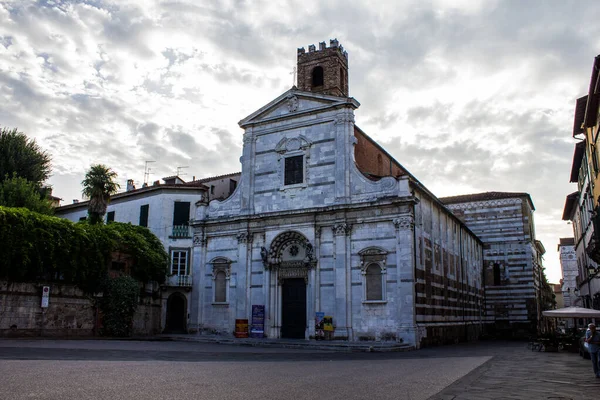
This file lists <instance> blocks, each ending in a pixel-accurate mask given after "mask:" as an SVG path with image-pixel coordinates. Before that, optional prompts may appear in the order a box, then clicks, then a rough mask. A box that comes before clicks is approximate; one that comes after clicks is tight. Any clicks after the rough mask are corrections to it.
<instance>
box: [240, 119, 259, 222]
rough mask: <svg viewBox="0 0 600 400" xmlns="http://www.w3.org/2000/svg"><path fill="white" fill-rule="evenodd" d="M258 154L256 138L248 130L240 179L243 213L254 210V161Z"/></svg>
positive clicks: (249, 129) (250, 130) (245, 134)
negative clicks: (256, 153)
mask: <svg viewBox="0 0 600 400" xmlns="http://www.w3.org/2000/svg"><path fill="white" fill-rule="evenodd" d="M255 152H256V136H255V135H254V133H253V132H252V128H247V129H246V132H245V133H244V147H243V150H242V157H241V158H240V163H241V164H242V175H241V177H240V185H242V187H241V188H240V189H241V211H242V212H243V213H249V212H251V211H252V210H253V209H254V195H253V194H254V159H255Z"/></svg>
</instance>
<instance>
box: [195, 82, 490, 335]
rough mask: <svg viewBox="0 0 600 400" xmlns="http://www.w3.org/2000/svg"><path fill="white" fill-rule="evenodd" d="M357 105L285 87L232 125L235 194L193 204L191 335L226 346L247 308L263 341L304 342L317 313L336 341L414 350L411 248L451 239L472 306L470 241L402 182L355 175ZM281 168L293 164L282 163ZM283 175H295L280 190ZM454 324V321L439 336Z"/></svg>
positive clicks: (417, 331)
mask: <svg viewBox="0 0 600 400" xmlns="http://www.w3.org/2000/svg"><path fill="white" fill-rule="evenodd" d="M358 106H359V103H358V102H357V101H356V100H354V99H353V98H347V97H335V96H329V95H322V94H315V93H311V92H305V91H300V90H298V89H296V88H292V89H291V90H289V91H288V92H286V93H284V94H283V95H281V96H279V97H278V98H277V99H275V100H273V101H272V102H271V103H269V104H267V105H266V106H264V107H262V108H261V109H259V110H258V111H256V112H255V113H253V114H251V115H250V116H248V117H247V118H245V119H243V120H242V121H240V123H239V124H240V126H241V127H242V128H243V129H244V136H243V143H244V144H243V154H242V157H241V160H240V161H241V164H242V174H241V178H240V182H239V185H238V186H237V188H236V190H235V192H234V193H233V194H232V195H231V196H230V197H229V198H227V199H226V200H224V201H217V200H213V201H211V202H210V203H207V202H206V201H203V200H201V201H199V202H197V203H196V214H195V218H194V219H193V220H192V222H191V225H192V226H193V234H194V244H193V257H192V260H193V272H194V273H193V280H194V281H193V288H194V289H193V291H192V301H191V306H190V321H189V325H188V326H189V328H191V330H192V331H194V330H197V331H199V332H207V333H220V334H226V335H230V334H232V333H233V331H234V329H235V320H236V319H239V318H244V319H251V307H252V305H264V306H265V334H266V336H268V337H285V336H288V337H301V338H310V337H312V336H314V335H315V327H314V316H315V313H316V312H324V313H325V314H326V315H331V316H333V324H334V326H335V334H334V335H335V337H337V338H345V339H348V340H364V339H365V338H366V339H375V340H382V339H389V340H397V341H402V342H404V343H408V344H412V345H414V346H415V347H419V344H420V342H421V340H422V339H423V337H424V336H426V335H427V329H425V328H424V326H419V324H418V321H417V318H416V311H415V310H416V306H415V299H416V297H417V294H416V293H415V290H416V288H417V286H416V282H417V279H416V276H415V275H416V269H417V264H418V263H421V265H425V264H424V263H425V261H424V260H423V258H424V257H421V256H419V254H417V249H416V248H415V246H416V243H420V242H421V241H422V239H423V238H422V237H421V236H422V235H429V236H428V237H429V238H430V239H431V241H432V242H435V244H436V245H438V244H441V245H442V247H444V248H445V243H446V241H450V240H454V244H453V246H454V247H453V248H456V249H457V251H458V252H459V253H461V254H456V260H459V258H460V259H466V260H467V261H468V262H469V263H470V265H472V266H473V268H471V269H469V270H468V271H467V272H466V273H467V274H470V275H472V276H470V280H469V276H467V279H466V282H467V283H469V282H471V284H472V283H473V282H475V285H479V287H475V289H474V290H472V291H471V292H472V293H474V296H479V294H480V292H481V279H480V278H481V264H482V263H481V247H480V242H479V241H478V239H477V238H476V237H475V236H474V235H472V234H471V233H470V232H469V231H468V229H465V228H464V226H462V225H461V223H460V222H459V221H457V220H456V219H455V218H453V217H452V215H451V213H450V212H449V211H448V210H447V209H445V207H444V206H443V205H441V203H439V201H437V199H436V198H435V197H434V196H433V195H431V193H430V192H429V191H427V190H426V189H425V188H424V187H423V186H422V185H421V184H420V183H418V181H416V179H414V177H412V176H410V175H409V174H404V175H402V176H399V177H397V178H396V177H391V176H389V177H383V178H381V179H379V180H377V181H375V180H371V179H368V178H367V177H366V176H365V175H363V174H362V173H361V172H360V171H359V169H358V167H357V165H356V162H355V159H354V146H355V143H356V139H355V135H354V133H355V131H354V110H355V109H356V108H358ZM289 158H295V160H296V163H295V164H288V162H289V160H288V159H289ZM292 161H293V160H292ZM299 162H300V163H299ZM299 166H300V167H299ZM286 168H289V169H290V170H292V169H293V168H295V169H296V170H295V172H296V175H294V177H292V178H290V179H289V180H288V181H286V179H287V178H286ZM424 198H426V199H427V201H422V199H424ZM419 203H421V205H420V207H416V205H417V204H419ZM424 204H426V205H427V207H428V208H429V209H430V210H429V211H428V212H429V213H431V212H432V211H431V209H432V208H435V212H436V213H437V214H436V215H444V216H445V217H444V218H446V219H451V220H452V221H454V222H453V223H454V224H456V226H459V227H461V228H460V229H462V231H463V234H464V235H465V236H469V237H468V239H469V240H470V241H471V242H472V243H474V244H471V245H470V246H471V247H470V248H469V249H470V250H469V254H467V253H466V250H465V253H464V254H463V253H462V250H461V249H462V248H465V249H466V246H462V245H461V244H460V243H458V242H456V240H457V239H456V237H458V236H456V235H454V239H452V237H451V236H452V234H451V233H449V234H446V232H445V231H444V232H442V231H441V230H440V232H442V233H443V234H442V233H439V232H438V233H439V234H438V233H431V232H432V229H433V228H432V229H430V228H427V229H424V228H423V227H421V226H419V227H418V229H415V223H414V221H415V220H417V221H422V217H421V216H420V215H418V213H419V212H421V211H418V210H422V208H423V206H424ZM415 210H417V211H415ZM415 217H417V218H416V219H415ZM420 223H421V222H419V224H420ZM444 226H445V225H444ZM432 227H433V225H432ZM436 229H437V228H435V229H433V230H436ZM445 229H446V228H445ZM447 229H448V231H449V232H450V229H451V227H450V225H448V228H447ZM452 229H454V232H455V233H456V228H452ZM415 232H418V233H417V235H420V236H419V237H417V236H415ZM427 232H429V233H427ZM436 232H437V231H436ZM460 237H461V238H463V236H460ZM426 240H428V239H426ZM461 240H462V239H461ZM471 242H470V243H471ZM452 257H454V256H452ZM441 262H442V261H439V263H441ZM457 262H458V261H457ZM434 264H435V260H434ZM429 269H431V268H429ZM423 270H424V271H425V268H423ZM373 271H375V272H373ZM436 271H437V270H435V269H434V270H433V272H432V271H429V270H427V271H426V272H424V274H425V275H424V276H426V278H423V279H422V280H421V281H422V282H421V283H422V284H429V285H430V286H431V285H434V286H435V285H436V283H435V282H432V281H431V279H430V278H431V277H432V276H433V275H435V274H438V275H439V276H440V277H441V278H440V279H441V280H440V282H443V278H444V272H443V271H444V268H441V269H439V272H436ZM372 273H377V275H374V276H377V277H380V279H381V289H379V288H378V287H376V286H377V285H376V284H373V283H370V287H371V288H373V287H375V289H374V290H375V291H376V293H377V294H376V295H373V294H368V293H367V287H366V282H367V280H368V279H371V281H370V282H376V281H377V279H378V278H373V276H371V275H369V274H372ZM373 279H375V281H373ZM427 279H430V281H427ZM223 280H224V283H225V288H223ZM294 280H295V282H297V283H298V284H299V285H300V288H301V289H302V290H305V293H304V294H305V300H304V301H305V304H304V306H305V307H304V309H302V307H301V306H300V311H298V309H296V308H293V307H295V306H292V305H290V304H291V303H284V299H283V297H284V296H291V295H287V294H286V295H284V294H283V291H286V290H291V289H288V288H289V287H290V286H289V284H290V282H292V281H294ZM302 282H303V283H304V284H302ZM424 282H425V283H424ZM427 282H428V283H427ZM376 283H377V282H376ZM286 285H288V286H286ZM303 285H305V286H303ZM442 285H443V284H442ZM464 288H466V286H463V290H465V291H466V289H464ZM377 290H379V291H377ZM452 290H455V291H456V290H460V289H456V288H454V289H452ZM286 293H287V292H286ZM465 293H466V292H465ZM451 296H453V295H452V294H451ZM373 297H375V298H373ZM446 297H448V294H446ZM301 300H302V298H301ZM440 301H441V300H440ZM289 307H292V308H289ZM423 307H429V305H424V306H423ZM431 307H434V306H431ZM294 313H295V314H298V315H300V316H301V318H302V319H303V320H304V321H305V323H304V324H303V326H304V330H303V332H302V333H301V335H299V336H298V335H297V334H294V333H292V334H288V333H286V329H291V328H289V326H288V325H290V322H286V318H290V317H289V314H294ZM298 315H296V316H298ZM432 318H433V317H432ZM435 318H437V319H435ZM435 318H433V319H430V320H429V321H430V323H432V324H433V323H436V324H438V325H439V326H442V325H443V323H444V322H445V321H446V320H445V319H444V318H445V317H444V316H443V312H442V314H439V315H438V317H435ZM288 321H289V320H288ZM452 321H455V319H453V320H452ZM446 322H448V321H446ZM463 322H464V319H463ZM470 323H471V324H473V323H477V319H475V320H471V321H470ZM452 324H455V325H456V324H460V322H456V321H455V322H448V323H447V324H446V325H452ZM446 325H443V326H446ZM286 326H288V327H287V328H286Z"/></svg>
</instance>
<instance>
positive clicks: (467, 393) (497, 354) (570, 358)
mask: <svg viewBox="0 0 600 400" xmlns="http://www.w3.org/2000/svg"><path fill="white" fill-rule="evenodd" d="M476 347H477V348H478V349H477V351H476V353H480V352H483V353H485V352H487V351H489V352H490V353H491V354H492V355H493V357H492V358H491V359H490V360H489V361H488V362H486V363H484V364H483V365H481V366H480V367H478V368H476V369H475V370H474V371H472V372H471V373H470V374H468V375H466V376H465V377H463V378H462V379H459V380H458V381H456V382H454V383H453V384H451V385H450V386H448V387H446V388H445V389H444V390H442V391H441V392H440V393H438V394H437V395H434V396H432V397H431V398H430V400H487V399H494V400H504V399H527V400H530V399H555V400H559V399H560V400H564V399H572V400H587V399H590V400H592V399H593V400H598V399H600V379H597V378H595V377H594V374H593V372H592V365H591V362H590V360H588V359H583V358H582V357H580V356H579V355H578V354H576V353H568V352H559V353H546V352H537V351H536V352H532V351H530V350H528V349H527V348H526V344H525V343H507V344H506V346H503V347H501V348H499V347H498V346H497V345H495V344H494V345H492V346H488V347H487V349H488V350H486V342H481V343H479V344H477V346H476ZM463 349H465V350H467V351H468V352H469V354H473V351H472V350H473V347H463ZM458 352H461V351H458Z"/></svg>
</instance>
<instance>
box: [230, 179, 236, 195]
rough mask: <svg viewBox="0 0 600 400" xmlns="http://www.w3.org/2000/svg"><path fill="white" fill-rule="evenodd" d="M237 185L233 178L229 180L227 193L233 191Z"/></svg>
mask: <svg viewBox="0 0 600 400" xmlns="http://www.w3.org/2000/svg"><path fill="white" fill-rule="evenodd" d="M236 187H237V181H234V180H233V179H230V180H229V193H230V194H231V193H233V191H234V190H235V188H236Z"/></svg>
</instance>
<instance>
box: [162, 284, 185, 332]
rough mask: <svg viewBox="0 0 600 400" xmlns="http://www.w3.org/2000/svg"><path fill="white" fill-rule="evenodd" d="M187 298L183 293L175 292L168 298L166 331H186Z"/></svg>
mask: <svg viewBox="0 0 600 400" xmlns="http://www.w3.org/2000/svg"><path fill="white" fill-rule="evenodd" d="M186 322H187V299H186V298H185V296H184V295H182V294H181V293H177V292H176V293H173V294H172V295H170V296H169V298H168V299H167V323H166V327H165V332H168V333H186V331H187V326H186V325H187V324H186Z"/></svg>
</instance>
